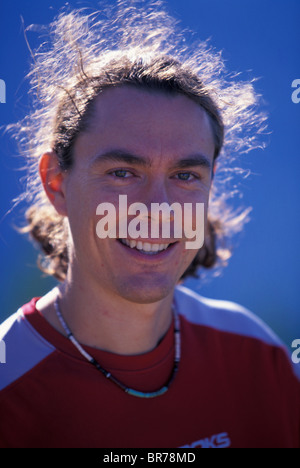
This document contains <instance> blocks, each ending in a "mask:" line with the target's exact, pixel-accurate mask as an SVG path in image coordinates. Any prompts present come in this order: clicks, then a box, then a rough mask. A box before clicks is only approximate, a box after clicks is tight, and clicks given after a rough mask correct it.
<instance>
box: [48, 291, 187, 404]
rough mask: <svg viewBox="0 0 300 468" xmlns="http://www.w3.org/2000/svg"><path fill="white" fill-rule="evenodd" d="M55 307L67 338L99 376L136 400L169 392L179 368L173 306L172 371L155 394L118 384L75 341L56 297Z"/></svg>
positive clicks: (177, 329)
mask: <svg viewBox="0 0 300 468" xmlns="http://www.w3.org/2000/svg"><path fill="white" fill-rule="evenodd" d="M54 307H55V312H56V315H57V317H58V319H59V321H60V323H61V325H62V327H63V329H64V331H65V333H66V335H67V338H68V339H69V340H70V341H71V342H72V344H73V345H74V346H75V348H77V350H78V351H79V353H80V354H81V355H82V356H83V357H84V358H85V359H86V360H87V361H89V362H90V364H92V365H93V366H94V367H95V368H96V369H97V370H98V371H99V372H101V374H103V375H104V376H105V377H106V378H107V379H109V380H110V381H111V382H113V383H114V384H115V385H117V386H118V387H119V388H120V389H122V390H123V391H124V392H125V393H127V394H128V395H131V396H135V397H138V398H155V397H158V396H161V395H163V394H164V393H166V392H167V391H168V390H169V387H170V385H171V383H172V382H173V380H174V379H175V376H176V374H177V372H178V368H179V363H180V359H181V331H180V318H179V316H178V313H177V310H176V307H175V305H174V304H173V307H172V310H173V313H174V342H175V356H174V364H173V370H172V374H171V376H170V377H169V379H168V381H167V382H166V384H165V385H164V386H163V387H162V388H160V389H159V390H157V391H155V392H140V391H138V390H134V389H132V388H129V387H127V386H126V385H124V384H123V383H122V382H120V381H119V380H118V379H116V378H115V377H114V376H113V375H112V374H111V373H110V372H108V371H107V370H105V369H104V368H103V367H102V366H101V365H100V364H99V362H98V361H97V360H96V359H95V358H93V357H92V356H91V355H90V354H89V353H87V352H86V351H85V349H84V348H83V347H82V346H81V344H80V343H79V342H78V341H77V340H76V338H75V337H74V335H73V333H72V332H71V330H70V328H69V327H68V325H67V323H66V322H65V319H64V318H63V315H62V313H61V311H60V307H59V304H58V297H57V298H56V301H55V303H54Z"/></svg>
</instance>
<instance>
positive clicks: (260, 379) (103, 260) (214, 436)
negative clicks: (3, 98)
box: [0, 10, 300, 448]
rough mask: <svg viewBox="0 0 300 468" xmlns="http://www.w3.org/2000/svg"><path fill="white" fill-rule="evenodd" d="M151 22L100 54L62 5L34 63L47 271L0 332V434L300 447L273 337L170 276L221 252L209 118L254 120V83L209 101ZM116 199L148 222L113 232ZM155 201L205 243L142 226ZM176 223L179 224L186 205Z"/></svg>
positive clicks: (167, 444) (58, 441)
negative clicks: (0, 359)
mask: <svg viewBox="0 0 300 468" xmlns="http://www.w3.org/2000/svg"><path fill="white" fill-rule="evenodd" d="M130 12H132V11H131V10H130ZM152 13H153V12H152ZM150 19H151V21H152V20H153V14H152V16H151V15H150V14H148V16H147V15H146V16H145V17H144V26H145V24H146V21H145V20H148V21H149V20H150ZM163 19H165V17H164V16H163V14H162V13H159V12H157V13H156V22H157V24H158V26H156V29H154V26H153V25H150V26H151V27H150V28H149V30H150V33H149V36H146V39H147V40H146V39H145V38H144V43H142V42H141V41H140V39H141V35H140V34H141V33H140V32H139V33H136V31H135V29H134V28H131V29H130V28H129V26H128V24H127V27H126V28H124V30H126V32H127V36H126V34H125V35H124V37H130V38H131V41H133V36H134V33H135V34H136V36H135V37H134V40H135V42H134V44H135V46H136V48H135V47H134V45H133V44H132V42H130V40H129V39H127V40H128V43H130V44H129V45H130V47H129V46H128V48H127V49H126V48H125V49H124V43H122V40H121V41H120V47H119V49H118V50H117V51H115V52H112V51H111V50H106V51H103V50H99V42H97V41H94V47H91V44H90V39H91V34H92V32H93V31H94V30H95V28H98V30H99V24H93V25H92V26H93V27H91V25H90V24H89V27H88V28H87V31H88V32H87V33H86V34H87V36H88V40H82V32H81V31H82V25H83V24H85V25H87V24H88V21H90V18H87V17H85V16H84V15H82V13H76V12H75V13H69V14H63V15H61V16H60V17H59V18H58V20H57V21H56V23H55V28H56V29H55V34H56V35H55V40H56V41H57V42H56V43H54V46H53V48H52V49H51V50H50V51H48V52H47V53H45V54H44V55H43V54H41V55H40V57H39V58H37V61H36V62H35V67H36V69H35V72H36V76H37V78H36V80H37V81H36V82H35V83H38V86H39V88H38V92H39V93H40V98H41V100H42V104H43V105H42V106H41V109H40V110H36V111H35V113H34V114H32V116H31V120H29V121H28V120H27V121H26V124H27V128H28V129H29V130H30V131H31V135H32V134H33V133H34V135H35V136H34V138H32V140H31V145H29V146H28V151H29V148H30V152H31V153H30V156H32V158H33V160H34V161H35V167H36V168H37V167H38V168H39V174H40V180H41V183H42V187H41V188H38V190H37V191H36V198H35V203H33V204H32V206H31V207H30V208H29V210H28V212H27V219H28V221H29V230H30V232H31V234H32V235H33V237H34V238H35V239H36V240H37V241H38V242H39V243H40V245H41V247H42V249H43V251H44V253H45V255H46V259H47V260H48V271H51V273H52V274H53V275H54V276H56V277H57V278H58V279H59V280H60V284H59V286H58V287H56V288H54V289H53V290H52V291H50V292H49V293H48V294H47V295H46V296H44V297H41V298H34V299H33V300H32V301H31V302H30V303H29V304H27V305H25V306H23V307H22V308H21V309H20V310H19V311H18V312H17V313H16V314H14V315H13V316H11V317H10V318H9V319H8V320H7V321H6V322H5V323H4V324H3V325H2V326H1V328H0V339H2V340H4V341H5V344H6V351H7V364H6V365H5V366H2V367H1V369H0V371H1V375H0V410H1V422H0V446H1V447H106V448H112V447H128V448H129V447H144V448H147V447H156V448H159V447H161V448H173V447H224V448H225V447H299V445H300V393H299V390H300V385H299V380H298V379H297V377H296V374H295V372H294V370H293V368H292V365H291V362H290V359H289V357H288V356H287V354H286V351H285V349H284V347H283V346H282V344H281V343H280V341H279V340H278V338H277V337H276V336H275V335H274V334H273V333H272V332H271V331H270V330H269V329H268V328H267V327H266V326H265V325H264V324H263V323H261V322H260V320H258V319H257V318H256V317H254V316H253V315H252V314H251V313H250V312H248V311H247V310H245V309H244V308H243V307H241V306H238V305H236V304H232V303H228V302H225V301H215V300H210V299H204V298H202V297H200V296H198V295H197V294H195V293H193V292H192V291H190V290H188V289H187V288H185V287H184V286H179V283H180V281H181V280H182V279H183V278H185V277H186V276H188V275H189V274H192V273H193V272H195V270H196V268H198V267H199V266H202V267H203V266H204V267H205V266H206V267H208V266H212V265H214V264H215V263H216V260H217V258H220V250H219V251H218V248H217V241H218V239H219V237H220V233H221V227H220V226H221V224H222V223H221V221H222V219H221V217H219V218H218V217H216V216H215V217H213V207H215V208H216V207H218V206H219V208H220V210H219V213H220V212H221V211H222V210H221V208H222V205H221V203H220V201H219V202H218V200H217V199H214V197H213V184H214V182H213V179H214V173H215V171H216V160H217V158H218V157H219V155H220V154H221V150H222V148H223V144H224V128H225V123H227V125H228V124H229V122H230V124H231V125H232V127H234V118H235V119H237V120H238V119H242V118H243V119H244V122H246V119H248V120H249V122H250V121H252V122H253V114H251V112H250V110H249V109H250V107H251V105H252V104H253V102H254V101H255V97H254V93H253V90H252V88H250V85H245V86H244V87H242V85H239V86H240V87H239V88H238V87H237V86H235V85H232V86H231V87H230V86H228V87H227V90H225V88H223V89H221V81H220V83H219V85H220V87H219V88H218V84H217V83H216V82H215V83H214V86H215V88H214V89H215V93H216V96H215V98H213V97H212V96H213V94H214V93H213V90H212V85H211V84H210V83H209V82H208V80H207V77H208V73H209V72H208V71H205V67H204V66H203V64H204V62H203V61H202V63H201V67H200V68H202V74H201V76H200V75H199V74H198V73H197V70H196V69H193V68H192V67H191V66H190V67H187V63H184V62H182V61H179V60H178V58H177V57H175V56H170V55H168V54H167V53H166V52H169V51H166V50H163V51H162V50H160V48H159V47H158V49H159V50H154V51H153V50H150V49H153V47H152V46H153V45H156V46H157V45H158V44H159V45H161V43H162V36H163V35H164V34H165V33H166V31H165V30H164V29H163V27H162V24H163V21H162V20H163ZM159 21H161V24H160V26H161V27H160V28H159ZM140 30H141V28H139V31H140ZM129 32H130V34H129ZM153 32H156V34H154V33H153ZM76 34H78V37H77V36H76ZM159 34H160V35H161V39H160V41H161V42H160V41H159ZM68 36H69V38H70V39H69V41H67V43H66V44H64V45H62V43H61V42H60V40H61V38H62V37H64V38H66V37H67V38H68ZM95 37H96V36H95ZM151 38H152V39H151ZM153 38H154V39H153ZM77 39H81V42H80V41H77ZM151 40H152V41H153V42H151ZM147 41H148V42H147ZM149 41H150V42H149ZM57 44H60V48H58V47H56V46H57ZM137 45H138V47H137ZM59 54H61V55H59ZM63 54H70V55H69V60H67V59H66V57H67V55H63ZM71 54H74V55H73V59H74V57H77V65H78V66H77V68H76V66H75V67H74V61H71ZM63 57H64V60H62V58H63ZM54 58H55V59H56V60H53V59H54ZM204 58H205V59H206V63H207V65H208V64H209V63H210V64H211V63H212V60H215V66H216V67H217V66H218V63H217V58H216V56H212V55H211V54H210V53H209V52H208V51H206V55H205V51H203V55H202V59H203V60H204ZM58 66H60V67H62V69H63V70H62V69H61V70H60V71H61V73H59V71H58V69H57V68H55V67H58ZM51 67H52V68H54V70H52V74H50V69H51ZM219 67H220V68H221V66H220V63H219ZM207 69H209V67H207ZM62 71H63V73H62ZM205 74H206V75H205ZM211 83H212V82H211ZM217 91H218V92H217ZM221 91H222V93H221ZM226 93H227V97H228V98H229V95H230V94H231V99H232V103H234V104H232V106H235V107H231V108H230V105H229V109H227V110H226V109H225V107H226V106H227V107H228V101H227V103H226V106H225V105H224V102H223V108H222V104H221V102H222V100H224V96H226ZM245 96H246V97H247V98H249V100H248V107H249V109H248V111H247V110H246V109H247V106H246V107H245V101H246V100H247V99H246V97H245ZM226 112H227V113H226ZM242 116H243V117H242ZM230 119H231V120H230ZM34 121H35V122H38V125H36V126H34V125H33V122H34ZM240 121H241V120H240ZM30 125H31V127H30ZM23 128H24V125H23ZM229 135H230V132H229ZM232 135H233V133H232V134H231V136H232ZM225 136H226V133H225ZM229 138H230V137H228V140H229ZM235 139H236V142H239V143H240V142H241V137H240V140H238V135H237V134H236V135H235ZM47 148H48V149H47ZM33 167H34V166H33ZM35 186H37V184H36V180H35ZM120 196H126V200H127V202H128V206H132V205H133V204H135V203H143V204H144V205H145V206H146V208H147V209H148V212H149V215H148V216H147V217H146V219H147V225H148V227H149V231H148V236H145V237H143V236H140V237H139V238H138V239H135V238H134V237H133V236H132V235H130V234H129V233H127V232H126V234H124V232H123V231H122V233H121V230H120V229H121V228H120V225H121V221H122V220H123V217H124V216H126V219H127V227H128V226H129V223H130V221H131V220H132V214H133V213H132V212H131V213H129V212H124V210H123V211H122V210H121V211H120V209H118V208H120V206H119V205H120ZM102 203H109V204H111V205H110V206H113V207H115V208H116V211H115V212H116V214H117V215H116V216H117V218H116V220H115V221H116V226H115V227H116V235H115V236H109V237H105V236H103V238H100V237H101V236H99V229H98V228H97V226H99V225H98V223H99V220H101V219H103V217H102V218H101V216H102V215H104V213H103V212H101V213H100V215H101V216H100V215H99V211H98V206H99V204H102ZM153 203H158V204H162V203H166V204H167V206H171V205H172V204H173V203H177V204H178V205H179V206H180V207H184V206H186V204H191V205H192V206H193V207H195V206H196V205H197V204H201V206H202V207H204V215H205V216H204V222H203V223H202V224H203V225H202V226H201V229H203V234H204V245H203V246H201V248H187V237H188V236H187V234H186V231H185V230H184V229H182V235H181V236H178V235H177V236H176V235H175V227H178V226H175V214H174V215H171V217H170V219H169V222H170V225H171V229H170V235H169V236H168V237H167V238H166V237H165V236H162V225H163V223H164V221H163V219H162V217H158V219H156V222H157V223H158V224H159V225H160V227H161V230H160V231H159V234H158V235H156V236H151V229H150V227H151V223H152V221H153V217H152V216H151V210H150V208H151V205H152V204H153ZM106 206H108V205H106ZM118 213H119V214H118ZM194 213H195V212H194ZM121 218H122V219H121ZM189 221H190V224H191V225H192V226H193V227H195V225H196V224H197V219H195V214H194V215H193V216H191V219H190V220H189ZM224 222H225V221H224ZM182 224H183V225H182V227H183V228H184V227H185V226H184V224H185V223H184V219H182ZM218 227H219V230H218ZM128 231H129V230H128ZM218 252H219V253H218Z"/></svg>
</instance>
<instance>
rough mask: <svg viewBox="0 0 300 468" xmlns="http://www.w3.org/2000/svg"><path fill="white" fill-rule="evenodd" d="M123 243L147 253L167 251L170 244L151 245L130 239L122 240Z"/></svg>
mask: <svg viewBox="0 0 300 468" xmlns="http://www.w3.org/2000/svg"><path fill="white" fill-rule="evenodd" d="M120 240H121V242H122V243H123V244H125V245H127V247H130V248H131V249H134V248H136V249H137V250H142V251H143V252H145V253H149V254H152V253H158V252H161V251H162V250H166V249H167V248H168V247H169V245H170V244H150V243H149V242H141V241H138V242H137V241H135V240H128V239H120Z"/></svg>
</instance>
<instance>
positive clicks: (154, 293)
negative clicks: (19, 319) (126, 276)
mask: <svg viewBox="0 0 300 468" xmlns="http://www.w3.org/2000/svg"><path fill="white" fill-rule="evenodd" d="M176 284H177V281H174V280H172V279H171V278H169V279H168V278H166V275H164V277H163V278H162V277H159V278H155V279H154V278H153V275H151V276H150V277H149V278H148V279H147V278H143V279H142V278H138V279H135V280H133V279H132V280H126V281H125V282H124V283H123V284H122V287H119V288H118V290H119V294H120V295H121V296H122V297H123V298H124V299H126V300H128V301H130V302H134V303H136V304H151V303H153V302H159V301H161V300H163V299H165V298H166V297H167V296H169V295H170V294H172V293H173V290H174V287H175V286H176Z"/></svg>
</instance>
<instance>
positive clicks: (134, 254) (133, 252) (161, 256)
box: [116, 239, 180, 264]
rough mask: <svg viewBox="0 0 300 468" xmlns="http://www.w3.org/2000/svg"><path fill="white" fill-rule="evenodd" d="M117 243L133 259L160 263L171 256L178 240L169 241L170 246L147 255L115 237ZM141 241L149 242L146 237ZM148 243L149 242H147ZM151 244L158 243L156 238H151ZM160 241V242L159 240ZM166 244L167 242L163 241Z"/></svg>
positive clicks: (177, 244)
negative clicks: (154, 239)
mask: <svg viewBox="0 0 300 468" xmlns="http://www.w3.org/2000/svg"><path fill="white" fill-rule="evenodd" d="M139 240H141V239H139ZM116 242H117V244H118V245H119V246H120V248H121V249H122V250H123V252H124V253H127V255H130V257H131V258H132V259H135V260H137V261H142V262H143V263H153V264H154V263H160V262H165V261H166V260H168V259H169V258H170V257H172V256H173V254H174V253H175V251H176V250H177V248H178V246H179V245H180V243H179V242H177V241H171V242H170V244H171V245H170V246H169V247H168V248H167V249H165V250H162V251H161V252H159V253H157V254H155V255H147V254H145V253H142V252H140V251H138V250H137V249H135V248H133V249H131V248H130V247H127V245H124V244H122V242H121V241H120V240H118V239H116ZM142 242H149V241H148V239H147V240H145V241H142ZM149 243H150V242H149ZM151 243H152V244H159V243H160V242H158V240H156V241H153V239H152V242H151ZM161 243H162V242H161ZM165 243H166V244H167V243H168V242H165Z"/></svg>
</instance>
